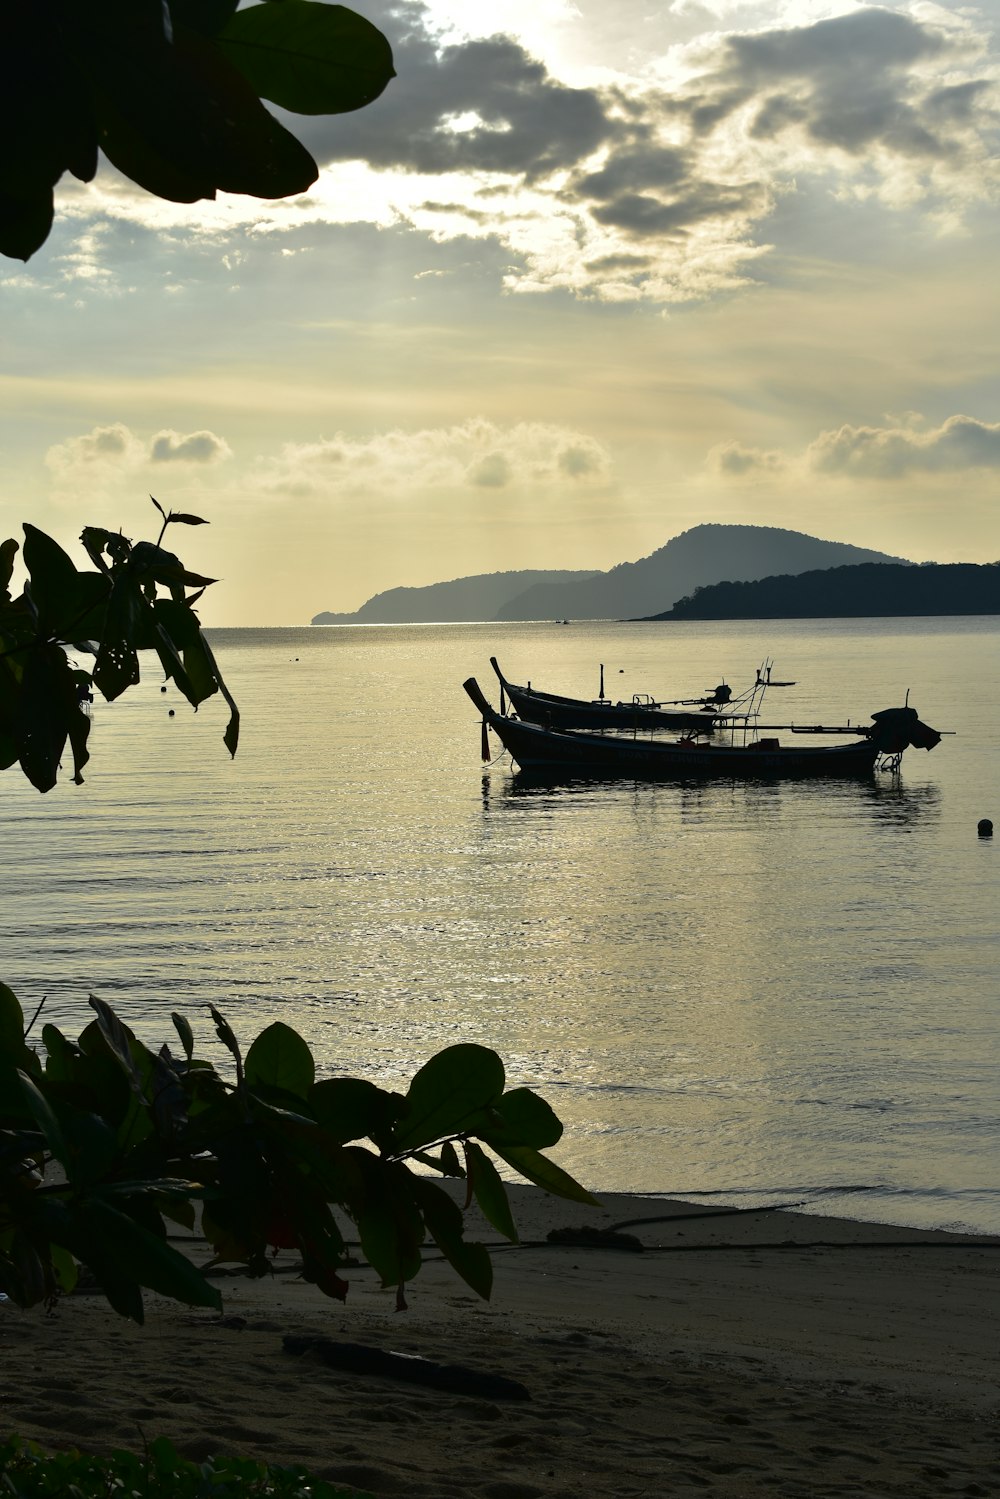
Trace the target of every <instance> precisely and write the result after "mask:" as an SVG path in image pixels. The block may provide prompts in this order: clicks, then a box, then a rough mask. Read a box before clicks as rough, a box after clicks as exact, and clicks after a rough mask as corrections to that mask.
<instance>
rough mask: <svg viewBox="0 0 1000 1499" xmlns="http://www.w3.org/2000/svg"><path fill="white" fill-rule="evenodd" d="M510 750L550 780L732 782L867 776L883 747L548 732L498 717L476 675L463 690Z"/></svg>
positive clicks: (520, 761) (519, 762)
mask: <svg viewBox="0 0 1000 1499" xmlns="http://www.w3.org/2000/svg"><path fill="white" fill-rule="evenodd" d="M463 685H464V687H465V690H466V692H467V693H468V695H469V697H470V698H471V699H472V701H473V703H475V705H476V707H477V708H478V709H479V711H480V712H481V713H482V715H483V718H484V721H485V722H486V724H487V725H488V726H489V728H490V729H492V730H493V732H494V733H495V734H496V736H497V738H498V739H499V740H500V742H501V744H502V745H503V747H504V749H506V750H507V751H508V753H509V754H510V756H511V758H512V759H513V760H514V761H515V763H516V764H517V765H518V766H519V767H520V768H521V769H522V770H525V771H530V772H533V773H546V774H571V775H596V776H629V777H641V778H645V777H649V776H653V777H656V776H662V777H665V778H677V777H681V778H683V777H688V776H690V777H698V776H729V777H751V778H752V777H773V776H863V775H870V774H871V772H872V771H873V770H874V767H875V762H876V760H877V758H878V755H879V749H878V746H877V745H876V744H875V743H874V742H873V741H872V740H870V739H862V740H859V741H857V742H855V743H850V744H834V745H815V744H813V745H806V746H801V747H800V746H798V745H789V746H782V747H780V748H772V747H764V746H756V745H753V744H750V745H746V746H739V745H728V744H679V743H669V744H668V743H662V742H659V741H657V740H655V739H638V738H631V739H630V738H624V737H618V736H612V735H607V734H588V733H585V732H581V731H578V730H572V729H550V728H544V727H542V726H541V725H538V724H531V723H524V722H522V721H521V720H519V719H514V718H505V717H501V715H500V714H499V713H497V712H495V711H494V709H493V708H492V707H491V706H490V704H489V702H488V701H487V700H486V698H485V697H484V696H483V693H482V691H481V689H480V687H479V684H478V683H477V681H476V679H475V678H474V677H470V678H469V679H468V681H466V682H465V683H464V684H463Z"/></svg>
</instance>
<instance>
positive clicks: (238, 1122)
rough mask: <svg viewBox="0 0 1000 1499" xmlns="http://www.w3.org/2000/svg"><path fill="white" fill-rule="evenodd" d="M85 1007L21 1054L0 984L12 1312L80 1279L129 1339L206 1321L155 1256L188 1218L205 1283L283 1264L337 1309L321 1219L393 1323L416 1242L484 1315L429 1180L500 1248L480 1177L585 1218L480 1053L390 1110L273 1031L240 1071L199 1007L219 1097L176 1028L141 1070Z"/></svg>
mask: <svg viewBox="0 0 1000 1499" xmlns="http://www.w3.org/2000/svg"><path fill="white" fill-rule="evenodd" d="M90 1004H91V1006H92V1008H93V1009H94V1011H95V1015H96V1018H95V1019H94V1020H93V1021H91V1023H90V1024H89V1025H88V1026H87V1027H86V1028H85V1029H84V1031H83V1032H82V1033H81V1035H80V1036H79V1037H78V1039H77V1040H76V1041H72V1040H70V1039H69V1038H68V1037H67V1036H65V1035H64V1034H63V1033H62V1031H60V1030H59V1029H58V1027H57V1026H55V1025H51V1024H47V1025H44V1026H43V1027H42V1032H41V1041H42V1054H39V1052H37V1051H36V1050H35V1049H34V1048H33V1046H32V1045H31V1043H30V1041H29V1033H30V1030H31V1026H30V1025H29V1027H28V1031H27V1032H26V1030H25V1025H24V1016H23V1013H22V1010H21V1006H20V1004H19V1003H18V1000H17V999H16V997H15V996H14V994H13V993H12V992H11V990H10V989H8V988H7V987H6V986H5V985H3V984H0V1289H2V1290H3V1291H5V1292H6V1293H7V1294H8V1295H9V1296H10V1297H11V1298H12V1299H13V1300H14V1301H15V1302H17V1303H18V1304H19V1305H20V1306H25V1307H27V1306H32V1305H35V1304H37V1303H39V1302H51V1301H52V1300H53V1299H54V1298H55V1297H57V1296H58V1295H59V1294H60V1292H68V1291H71V1290H72V1289H73V1288H74V1286H75V1284H76V1281H77V1276H78V1272H79V1267H80V1266H81V1265H82V1266H85V1267H86V1268H87V1270H88V1271H89V1272H90V1273H91V1274H92V1275H93V1277H94V1278H95V1279H96V1281H97V1283H98V1285H99V1286H100V1288H101V1290H102V1291H103V1293H104V1295H105V1296H106V1297H107V1299H108V1301H109V1302H110V1303H111V1305H112V1306H113V1307H114V1308H115V1310H116V1311H118V1312H120V1313H121V1314H122V1315H124V1316H127V1317H131V1318H133V1319H134V1320H135V1321H137V1322H141V1321H142V1320H143V1299H142V1292H143V1289H144V1288H146V1289H149V1290H152V1291H155V1292H158V1293H159V1294H161V1295H164V1296H169V1297H173V1298H175V1299H176V1300H178V1301H183V1302H186V1303H188V1304H189V1305H192V1306H204V1307H215V1308H220V1307H221V1304H222V1302H221V1297H220V1294H219V1291H218V1289H217V1287H215V1286H213V1285H212V1283H211V1281H210V1280H209V1279H207V1278H206V1277H205V1275H203V1274H202V1272H201V1270H199V1269H198V1268H197V1267H196V1266H195V1265H194V1264H193V1263H192V1261H191V1260H190V1259H189V1258H188V1257H187V1256H185V1255H183V1254H181V1253H180V1251H179V1250H177V1249H175V1248H174V1247H173V1245H172V1244H171V1243H170V1242H169V1241H168V1238H167V1222H168V1220H169V1221H172V1222H174V1223H177V1224H180V1225H183V1226H184V1227H185V1228H187V1229H193V1228H194V1227H195V1223H196V1204H200V1205H201V1215H200V1223H201V1231H202V1233H203V1234H204V1236H205V1239H206V1240H207V1242H208V1244H209V1246H210V1248H211V1249H212V1250H213V1251H214V1259H213V1260H211V1261H210V1264H209V1266H207V1267H206V1268H211V1266H212V1265H215V1264H219V1263H230V1264H234V1265H237V1266H242V1267H243V1269H244V1270H245V1271H246V1272H247V1273H248V1274H250V1275H256V1276H260V1275H264V1274H267V1273H268V1269H269V1251H276V1250H277V1249H279V1248H283V1249H291V1250H297V1251H298V1253H299V1254H301V1256H302V1274H303V1276H304V1278H305V1279H306V1280H308V1281H312V1282H314V1283H315V1284H316V1285H317V1286H318V1287H319V1288H320V1290H321V1291H323V1292H324V1293H325V1294H326V1295H328V1296H333V1297H337V1298H338V1299H340V1300H343V1299H345V1298H346V1296H347V1290H348V1283H347V1281H346V1280H345V1279H344V1278H343V1276H342V1275H341V1273H340V1272H341V1270H342V1269H343V1268H344V1266H345V1262H346V1261H347V1260H348V1258H349V1255H348V1249H347V1245H346V1244H345V1241H344V1238H343V1236H342V1234H341V1231H340V1228H339V1227H338V1223H337V1220H336V1217H335V1215H334V1208H335V1207H336V1208H340V1209H341V1210H342V1211H343V1212H344V1213H346V1215H347V1217H348V1218H349V1219H350V1220H352V1221H353V1223H354V1224H355V1225H356V1227H357V1232H358V1237H359V1239H360V1242H361V1249H362V1253H363V1254H364V1256H365V1258H366V1259H367V1260H368V1261H369V1263H370V1264H371V1265H372V1266H373V1267H374V1268H375V1270H376V1271H377V1272H378V1274H379V1275H380V1277H381V1280H382V1284H383V1285H384V1286H394V1287H396V1288H397V1301H396V1304H397V1307H398V1308H399V1309H400V1310H404V1309H405V1306H406V1302H405V1299H404V1287H405V1283H406V1282H407V1281H409V1280H412V1279H413V1278H414V1276H415V1275H416V1274H417V1273H418V1271H419V1270H420V1267H421V1263H422V1246H423V1245H424V1244H425V1243H427V1242H428V1241H432V1242H433V1243H434V1244H435V1245H436V1246H437V1248H438V1249H439V1250H440V1252H441V1253H442V1254H443V1255H444V1257H445V1258H446V1259H447V1260H448V1261H449V1262H450V1264H451V1265H452V1267H453V1268H454V1269H455V1270H456V1271H457V1273H458V1274H459V1275H460V1276H461V1277H462V1279H463V1280H464V1281H465V1282H466V1283H467V1284H468V1285H469V1286H470V1287H471V1288H472V1289H473V1290H474V1291H475V1292H477V1294H478V1295H480V1296H483V1297H488V1296H489V1294H490V1290H491V1286H492V1280H493V1266H492V1262H491V1260H490V1256H489V1253H488V1251H487V1249H486V1247H485V1246H484V1245H483V1244H480V1243H475V1242H469V1241H467V1240H466V1238H465V1237H464V1215H463V1212H462V1209H461V1208H460V1207H459V1206H458V1204H457V1203H456V1201H455V1199H454V1197H453V1196H452V1195H451V1194H450V1193H448V1192H447V1191H445V1190H444V1189H443V1188H442V1187H441V1186H440V1185H439V1184H438V1182H437V1181H435V1180H434V1174H436V1175H437V1176H438V1177H453V1178H461V1179H464V1181H465V1184H466V1189H465V1201H466V1206H468V1205H469V1204H470V1203H471V1202H472V1201H473V1200H475V1201H476V1202H477V1203H478V1205H479V1207H480V1209H481V1210H482V1212H483V1214H484V1216H485V1217H486V1219H487V1220H488V1221H489V1222H490V1223H491V1224H492V1226H493V1227H494V1228H495V1229H496V1230H497V1232H498V1233H500V1234H502V1235H504V1236H505V1237H506V1238H508V1239H509V1240H511V1241H512V1242H516V1239H517V1232H516V1229H515V1226H514V1220H513V1217H512V1214H511V1209H510V1204H509V1201H508V1197H507V1192H506V1189H505V1187H504V1184H503V1181H502V1179H501V1177H500V1174H499V1172H498V1170H497V1166H496V1164H495V1161H494V1157H496V1158H499V1160H501V1161H503V1162H505V1163H506V1164H507V1165H508V1166H510V1167H512V1168H513V1169H514V1170H515V1171H517V1172H518V1173H519V1174H520V1175H521V1176H522V1177H524V1178H526V1179H527V1180H528V1181H530V1182H534V1183H535V1184H536V1185H538V1186H541V1187H543V1188H545V1189H546V1190H548V1191H550V1192H553V1193H556V1194H558V1195H560V1196H563V1197H568V1198H572V1199H574V1200H576V1201H580V1202H587V1203H593V1201H594V1199H593V1198H592V1197H591V1196H590V1194H589V1193H588V1192H586V1191H585V1190H584V1188H583V1187H581V1186H580V1185H579V1183H577V1182H576V1181H574V1180H573V1178H572V1177H571V1176H569V1175H567V1173H566V1172H565V1171H563V1170H562V1169H561V1168H560V1167H559V1166H557V1165H556V1164H555V1163H554V1162H553V1161H552V1160H550V1159H549V1158H548V1157H547V1156H546V1155H544V1154H543V1151H544V1150H545V1149H546V1148H547V1147H549V1146H552V1145H555V1144H556V1142H557V1141H558V1140H559V1138H560V1136H561V1135H562V1125H561V1124H560V1122H559V1120H558V1119H557V1118H556V1116H555V1114H554V1113H553V1111H552V1110H551V1108H550V1107H549V1105H548V1104H547V1103H545V1101H544V1100H543V1099H541V1098H540V1097H538V1095H537V1094H535V1093H533V1092H532V1091H531V1090H530V1089H528V1088H513V1089H510V1090H507V1089H506V1079H505V1075H504V1068H503V1063H502V1062H501V1060H500V1058H499V1057H498V1056H497V1054H496V1053H495V1052H493V1051H490V1050H488V1049H487V1048H486V1047H483V1046H476V1045H471V1044H460V1045H457V1046H450V1047H447V1048H446V1049H445V1050H444V1051H442V1052H439V1053H438V1054H437V1055H436V1056H434V1057H432V1058H431V1059H430V1061H428V1062H427V1063H426V1064H425V1065H424V1066H423V1067H421V1068H420V1070H419V1071H418V1072H417V1073H416V1075H415V1076H414V1078H413V1080H412V1081H411V1083H410V1085H409V1088H408V1090H407V1092H406V1093H405V1094H400V1093H395V1092H391V1091H388V1090H386V1089H384V1088H380V1087H377V1086H376V1085H375V1084H374V1083H372V1082H370V1081H368V1080H366V1079H362V1078H333V1077H331V1078H324V1079H321V1080H319V1081H317V1079H316V1068H315V1063H314V1060H313V1057H312V1054H311V1052H310V1050H309V1047H308V1046H307V1044H306V1042H305V1041H304V1040H303V1039H302V1037H301V1036H299V1035H298V1033H297V1032H296V1031H294V1030H292V1029H291V1028H290V1027H289V1026H287V1025H284V1024H283V1023H282V1022H280V1021H276V1022H275V1023H274V1024H272V1025H269V1026H268V1027H267V1028H266V1029H265V1030H264V1031H262V1032H261V1034H260V1035H259V1036H258V1037H257V1038H256V1040H255V1041H254V1042H253V1044H252V1045H251V1047H250V1049H249V1051H248V1052H247V1054H246V1056H245V1057H244V1056H243V1054H242V1051H241V1048H240V1046H239V1043H238V1041H237V1039H236V1037H235V1035H234V1034H233V1032H232V1030H231V1028H230V1026H229V1025H228V1023H227V1022H226V1020H225V1019H224V1017H223V1016H222V1015H221V1014H220V1013H219V1012H218V1010H216V1009H215V1008H214V1007H210V1008H211V1014H212V1019H213V1021H214V1023H215V1028H216V1032H217V1034H218V1036H219V1038H220V1040H221V1041H222V1042H223V1043H224V1045H225V1046H226V1047H227V1048H228V1050H229V1053H230V1055H231V1059H232V1068H233V1071H234V1073H235V1077H234V1079H230V1078H226V1077H224V1076H223V1075H222V1074H221V1073H219V1072H218V1071H217V1070H216V1069H215V1067H214V1066H213V1065H212V1064H211V1063H210V1062H208V1061H206V1060H204V1059H202V1058H199V1057H197V1056H196V1055H195V1039H194V1034H193V1032H192V1029H191V1026H190V1024H189V1022H188V1021H187V1020H186V1019H185V1018H184V1016H182V1015H179V1014H176V1013H175V1014H174V1015H173V1016H172V1019H173V1022H174V1026H175V1028H176V1032H177V1038H178V1041H179V1050H178V1052H177V1053H176V1054H175V1052H174V1051H172V1050H171V1048H170V1046H169V1045H167V1044H164V1045H163V1046H162V1047H161V1048H160V1049H159V1051H157V1052H153V1051H151V1050H150V1049H149V1048H148V1047H147V1046H145V1045H144V1044H143V1043H142V1042H141V1041H140V1040H139V1039H138V1038H137V1037H136V1036H135V1035H134V1034H133V1033H132V1031H130V1030H129V1028H128V1027H127V1026H125V1025H123V1024H122V1022H121V1021H120V1020H119V1018H118V1016H117V1015H116V1014H115V1013H114V1011H113V1010H112V1009H111V1008H110V1007H109V1006H108V1005H107V1004H105V1003H104V1002H103V1001H102V1000H100V999H95V998H93V997H91V1000H90ZM175 1044H176V1043H175ZM415 1166H419V1167H420V1168H422V1169H421V1170H415V1169H413V1168H414V1167H415Z"/></svg>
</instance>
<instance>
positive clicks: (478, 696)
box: [462, 677, 496, 719]
mask: <svg viewBox="0 0 1000 1499" xmlns="http://www.w3.org/2000/svg"><path fill="white" fill-rule="evenodd" d="M462 686H463V687H464V688H465V690H466V692H467V693H468V694H469V696H470V697H471V699H472V701H473V702H474V703H475V705H476V707H477V708H478V709H479V711H480V713H481V714H482V715H483V717H484V718H486V719H490V718H494V717H495V716H496V715H495V713H494V711H493V709H492V708H491V707H490V705H489V703H488V702H487V701H486V698H485V697H484V696H483V689H482V688H481V687H480V685H479V683H478V682H477V681H476V679H475V677H468V678H466V680H465V681H464V682H463V683H462Z"/></svg>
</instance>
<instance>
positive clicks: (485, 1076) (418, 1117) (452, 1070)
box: [392, 1042, 505, 1151]
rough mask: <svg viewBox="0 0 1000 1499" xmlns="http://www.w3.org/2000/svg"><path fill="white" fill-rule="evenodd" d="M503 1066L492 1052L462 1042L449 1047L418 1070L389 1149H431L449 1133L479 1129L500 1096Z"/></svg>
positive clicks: (485, 1048)
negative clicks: (429, 1147) (391, 1147)
mask: <svg viewBox="0 0 1000 1499" xmlns="http://www.w3.org/2000/svg"><path fill="white" fill-rule="evenodd" d="M504 1081H505V1079H504V1069H503V1063H502V1062H501V1060H500V1058H499V1057H498V1056H497V1054H496V1052H495V1051H490V1050H489V1049H488V1048H487V1047H485V1046H475V1045H471V1044H469V1043H466V1042H463V1043H460V1044H459V1045H458V1046H448V1047H446V1048H445V1049H444V1051H440V1052H438V1054H437V1055H436V1056H434V1057H431V1059H430V1061H429V1062H427V1063H425V1065H424V1066H423V1067H421V1069H420V1071H419V1072H418V1073H417V1074H416V1076H415V1077H414V1079H413V1081H412V1082H411V1083H410V1086H409V1089H408V1091H407V1094H406V1109H405V1111H404V1113H403V1116H402V1118H401V1119H400V1121H399V1123H398V1124H397V1126H396V1128H395V1130H394V1132H393V1139H392V1145H393V1150H394V1151H406V1150H414V1149H417V1148H419V1147H420V1146H421V1145H431V1144H433V1143H434V1141H435V1140H442V1139H444V1138H446V1137H447V1136H449V1135H461V1134H465V1133H469V1132H472V1131H476V1132H478V1130H479V1129H480V1128H481V1127H482V1126H484V1125H485V1124H486V1122H487V1116H486V1114H485V1110H487V1109H488V1108H490V1107H491V1106H492V1105H493V1104H495V1103H496V1102H497V1100H498V1099H499V1098H500V1096H501V1094H502V1093H503V1086H504Z"/></svg>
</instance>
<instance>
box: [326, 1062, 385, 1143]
mask: <svg viewBox="0 0 1000 1499" xmlns="http://www.w3.org/2000/svg"><path fill="white" fill-rule="evenodd" d="M309 1106H310V1108H311V1109H312V1111H313V1113H314V1114H315V1115H316V1118H317V1119H318V1120H319V1122H320V1124H321V1125H322V1126H323V1128H324V1130H326V1132H327V1134H329V1135H331V1136H332V1137H333V1139H334V1140H336V1141H337V1142H338V1144H340V1145H346V1144H347V1143H348V1141H349V1140H365V1139H368V1140H371V1141H372V1142H373V1143H374V1144H375V1145H377V1146H378V1147H379V1149H380V1150H381V1149H382V1146H383V1142H385V1141H387V1140H388V1139H389V1137H390V1136H391V1134H392V1127H393V1125H394V1124H395V1122H396V1120H397V1119H398V1118H399V1115H400V1113H401V1111H402V1108H403V1099H402V1098H401V1096H400V1095H399V1094H398V1093H387V1092H386V1091H385V1089H384V1088H377V1087H376V1086H375V1084H374V1083H370V1082H369V1081H368V1080H367V1078H361V1077H328V1078H324V1079H323V1081H322V1082H319V1083H316V1084H314V1086H313V1087H312V1088H311V1089H310V1090H309Z"/></svg>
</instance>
